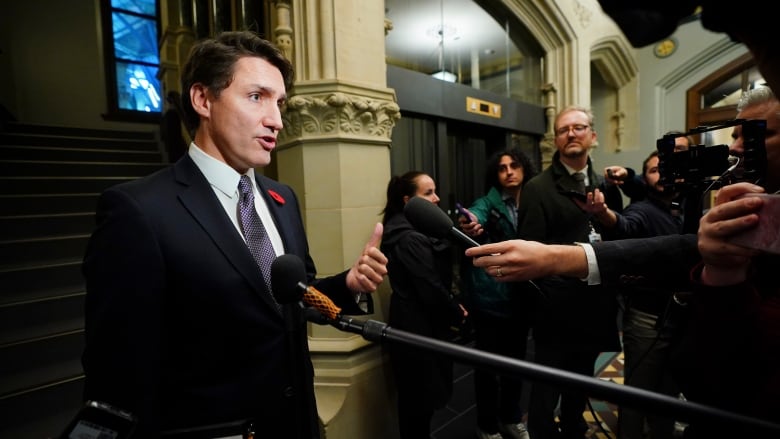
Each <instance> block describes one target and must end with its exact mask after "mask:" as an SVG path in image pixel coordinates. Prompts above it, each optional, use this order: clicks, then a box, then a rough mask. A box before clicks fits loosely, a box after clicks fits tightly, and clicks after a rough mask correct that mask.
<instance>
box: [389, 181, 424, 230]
mask: <svg viewBox="0 0 780 439" xmlns="http://www.w3.org/2000/svg"><path fill="white" fill-rule="evenodd" d="M421 175H428V174H426V173H425V172H422V171H409V172H407V173H405V174H404V175H402V176H400V177H399V176H397V175H394V176H392V177H391V178H390V182H389V183H388V184H387V203H386V204H385V208H384V209H383V210H382V215H383V216H382V224H386V223H387V220H388V219H390V217H392V216H393V215H395V214H397V213H401V212H403V211H404V204H405V203H404V197H410V198H411V197H413V196H414V195H415V194H416V193H417V178H418V177H420V176H421Z"/></svg>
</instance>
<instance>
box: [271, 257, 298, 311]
mask: <svg viewBox="0 0 780 439" xmlns="http://www.w3.org/2000/svg"><path fill="white" fill-rule="evenodd" d="M301 281H303V282H306V267H305V266H304V265H303V261H301V258H299V257H298V256H295V255H289V254H285V255H280V256H278V257H277V258H276V259H274V261H273V263H271V291H273V294H274V299H276V303H278V304H279V305H285V304H288V303H294V302H297V301H299V300H301V298H302V296H303V295H302V294H301V293H300V292H299V291H298V289H297V288H296V287H295V285H296V284H297V283H298V282H301Z"/></svg>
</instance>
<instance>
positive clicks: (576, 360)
mask: <svg viewBox="0 0 780 439" xmlns="http://www.w3.org/2000/svg"><path fill="white" fill-rule="evenodd" d="M598 355H599V352H568V351H566V350H565V349H561V346H559V345H557V344H556V345H552V346H551V345H547V344H545V343H539V342H538V341H537V342H536V343H535V344H534V361H535V362H536V363H538V364H541V365H545V366H550V367H554V368H556V369H562V370H566V371H569V372H574V373H579V374H582V375H587V376H593V367H594V365H595V363H596V358H597V357H598ZM559 398H560V415H559V418H560V433H559V432H558V426H556V424H555V408H556V406H558V399H559ZM587 401H588V395H587V394H585V393H584V392H582V391H579V390H572V389H565V388H561V387H559V386H557V385H554V384H547V383H541V382H535V383H534V385H533V389H532V390H531V401H530V403H529V406H528V432H529V434H530V436H531V437H532V438H534V439H558V438H563V439H575V438H576V439H582V438H583V437H584V435H585V432H586V431H587V430H588V426H587V423H586V422H585V420H584V419H583V417H582V412H583V411H584V410H585V407H586V405H587Z"/></svg>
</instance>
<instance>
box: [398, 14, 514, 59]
mask: <svg viewBox="0 0 780 439" xmlns="http://www.w3.org/2000/svg"><path fill="white" fill-rule="evenodd" d="M385 17H386V18H387V19H389V20H390V21H391V22H392V25H393V29H392V30H391V31H390V32H388V34H387V36H386V37H385V50H386V53H387V57H388V59H389V60H390V62H391V63H393V64H399V63H400V64H401V65H403V66H408V67H409V68H413V69H414V70H418V71H423V72H428V73H433V72H436V71H439V70H440V68H439V65H440V64H439V54H440V53H442V54H443V56H442V61H443V65H444V67H445V69H447V70H451V69H452V65H454V64H461V63H462V64H463V65H468V63H467V62H466V61H468V60H469V59H470V57H471V56H472V53H473V52H478V53H479V62H480V65H490V64H493V63H494V62H497V61H499V60H504V59H505V57H506V52H507V50H506V49H507V40H506V35H505V32H504V28H503V25H502V24H499V23H498V22H496V20H495V19H494V18H493V17H491V16H490V15H488V13H487V12H485V11H484V10H483V9H482V8H481V7H480V6H479V5H477V4H476V3H475V2H474V1H473V0H385ZM439 31H443V39H442V40H441V42H442V45H441V46H440V44H439V43H440V37H439V34H438V33H439ZM440 47H441V49H440ZM459 60H461V61H460V62H459Z"/></svg>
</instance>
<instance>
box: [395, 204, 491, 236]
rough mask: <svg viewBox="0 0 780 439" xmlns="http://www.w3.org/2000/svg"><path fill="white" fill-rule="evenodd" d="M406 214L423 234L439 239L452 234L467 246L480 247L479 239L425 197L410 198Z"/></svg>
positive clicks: (405, 207) (405, 208)
mask: <svg viewBox="0 0 780 439" xmlns="http://www.w3.org/2000/svg"><path fill="white" fill-rule="evenodd" d="M404 215H405V216H406V219H407V220H409V222H410V223H411V224H412V226H413V227H414V228H415V229H417V231H419V232H420V233H422V234H423V235H428V236H431V237H433V238H439V239H442V238H445V237H447V235H451V236H453V237H455V238H457V239H458V240H459V241H460V242H461V243H462V244H464V245H465V246H466V247H479V243H478V242H477V241H474V240H473V239H471V237H470V236H468V235H466V234H465V233H463V232H462V231H460V229H458V228H457V227H455V226H454V225H453V223H452V220H451V219H450V217H449V216H447V214H446V213H445V212H444V211H443V210H441V208H439V206H437V205H435V204H433V203H431V202H430V201H428V200H426V199H425V198H420V197H412V198H410V199H409V201H407V202H406V206H404Z"/></svg>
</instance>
